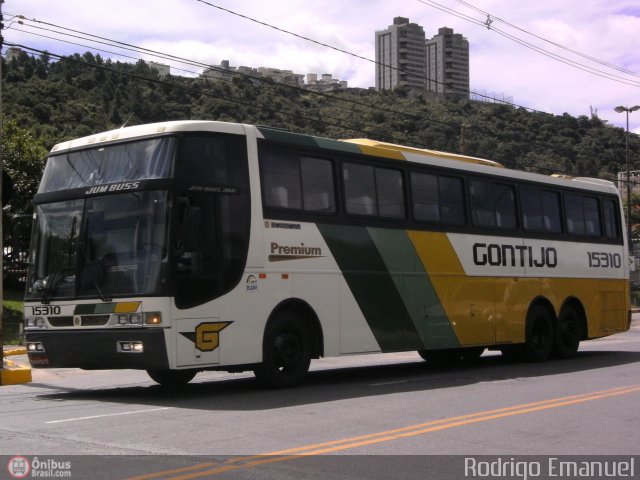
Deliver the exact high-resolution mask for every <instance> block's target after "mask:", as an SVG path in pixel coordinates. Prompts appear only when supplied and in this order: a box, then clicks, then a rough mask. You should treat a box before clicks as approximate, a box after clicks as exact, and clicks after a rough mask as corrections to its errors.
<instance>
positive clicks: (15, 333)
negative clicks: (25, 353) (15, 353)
mask: <svg viewBox="0 0 640 480" xmlns="http://www.w3.org/2000/svg"><path fill="white" fill-rule="evenodd" d="M23 295H24V292H23V291H22V290H5V291H4V293H3V297H2V299H3V301H2V338H3V341H4V344H5V345H19V344H20V337H19V334H20V325H21V324H22V321H23V313H22V305H23V300H22V299H23Z"/></svg>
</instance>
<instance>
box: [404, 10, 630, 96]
mask: <svg viewBox="0 0 640 480" xmlns="http://www.w3.org/2000/svg"><path fill="white" fill-rule="evenodd" d="M417 1H418V2H420V3H422V4H424V5H427V6H430V7H432V8H435V9H437V10H440V11H443V12H445V13H448V14H450V15H453V16H456V17H458V18H461V19H463V20H466V21H468V22H471V23H474V24H475V25H479V26H484V27H486V28H488V29H489V30H493V31H494V32H496V33H498V34H499V35H502V36H503V37H505V38H507V39H509V40H512V41H514V42H516V43H518V44H520V45H522V46H524V47H526V48H528V49H530V50H533V51H535V52H537V53H540V54H542V55H544V56H546V57H549V58H552V59H554V60H556V61H559V62H561V63H564V64H565V65H569V66H571V67H574V68H577V69H578V70H582V71H584V72H587V73H590V74H592V75H596V76H598V77H601V78H605V79H607V80H611V81H614V82H618V83H622V84H625V85H630V86H633V87H640V81H636V80H631V79H628V78H625V77H621V76H619V75H615V74H613V73H608V72H605V71H602V70H599V69H597V68H595V67H590V66H588V65H585V64H583V63H580V62H578V61H575V60H571V59H569V58H566V57H563V56H562V55H560V54H557V53H554V52H551V51H549V50H546V49H544V48H542V47H539V46H537V45H535V44H532V43H530V42H528V41H526V40H523V39H521V38H519V37H516V36H515V35H512V34H510V33H507V32H505V31H504V30H501V29H499V28H496V27H495V26H494V25H493V24H492V22H493V20H501V19H499V18H498V17H493V16H491V14H489V13H487V12H484V11H482V10H480V9H477V8H475V7H473V6H471V7H472V8H473V9H474V10H476V11H478V12H480V13H482V14H486V15H487V20H486V21H485V22H481V21H479V20H477V19H475V18H473V17H469V16H468V15H464V14H462V13H460V12H458V11H456V10H453V9H451V8H449V7H446V6H444V5H442V4H440V3H437V2H435V1H434V0H417ZM458 1H460V0H458ZM464 3H465V5H467V6H470V4H468V3H466V2H464ZM504 23H506V24H508V23H507V22H504ZM508 25H510V26H511V24H508ZM514 27H515V26H514ZM515 28H518V27H515ZM518 29H519V28H518ZM520 30H521V29H520ZM522 31H524V32H526V31H525V30H522ZM526 33H529V34H530V35H534V34H531V33H530V32H526ZM534 36H536V37H537V38H540V39H542V40H544V41H546V42H549V43H552V44H554V45H555V43H554V42H551V41H550V40H546V39H544V38H542V37H538V36H537V35H534ZM557 46H559V47H561V48H565V49H566V47H562V46H561V45H559V44H557ZM567 50H568V49H567ZM573 53H576V54H577V55H580V56H583V57H587V56H586V55H584V54H580V53H579V52H573ZM590 59H593V57H591V58H590ZM595 61H597V62H598V63H604V62H602V61H598V60H597V59H595ZM616 68H617V67H616ZM625 73H627V72H625ZM631 74H632V75H633V76H639V75H636V74H635V73H633V72H631Z"/></svg>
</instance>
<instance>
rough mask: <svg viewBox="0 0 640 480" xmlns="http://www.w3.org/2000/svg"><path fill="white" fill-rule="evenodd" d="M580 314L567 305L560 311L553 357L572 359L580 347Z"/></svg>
mask: <svg viewBox="0 0 640 480" xmlns="http://www.w3.org/2000/svg"><path fill="white" fill-rule="evenodd" d="M580 333H581V332H580V314H579V313H578V310H577V309H576V308H575V307H573V306H571V305H567V306H565V307H564V308H563V309H562V310H561V311H560V317H559V318H558V325H557V328H556V335H555V339H554V342H553V352H552V353H553V355H554V356H555V357H558V358H572V357H575V356H576V354H577V353H578V348H579V347H580V337H581V334H580Z"/></svg>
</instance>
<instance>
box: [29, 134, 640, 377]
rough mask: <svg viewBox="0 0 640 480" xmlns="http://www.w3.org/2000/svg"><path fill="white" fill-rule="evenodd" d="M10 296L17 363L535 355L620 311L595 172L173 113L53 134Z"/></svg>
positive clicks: (189, 367)
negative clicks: (19, 352)
mask: <svg viewBox="0 0 640 480" xmlns="http://www.w3.org/2000/svg"><path fill="white" fill-rule="evenodd" d="M34 204H35V214H34V227H33V235H32V245H31V252H30V260H29V261H30V268H29V273H28V279H27V288H26V301H25V331H26V341H27V349H28V352H29V357H30V361H31V364H32V366H33V367H39V368H51V367H79V368H84V369H112V368H134V369H144V370H147V371H148V372H149V374H150V376H151V377H152V378H153V379H154V380H156V381H158V382H159V383H163V384H180V383H186V382H188V381H190V380H191V379H192V378H193V376H194V375H195V374H196V373H197V372H198V371H201V370H226V371H244V370H253V371H254V372H255V374H256V376H257V377H258V379H259V380H261V381H262V382H263V383H265V384H267V385H271V386H278V387H281V386H291V385H295V384H298V383H300V382H301V381H302V380H303V379H304V377H305V375H306V373H307V371H308V368H309V363H310V360H311V359H313V358H319V357H327V356H338V355H351V354H360V353H371V352H397V351H409V350H415V351H418V352H419V353H420V355H421V356H422V357H423V358H425V359H427V360H438V361H441V360H455V359H460V358H470V357H476V356H479V355H480V354H482V352H483V351H484V350H485V349H486V348H491V349H499V350H502V352H503V353H504V354H505V355H507V356H510V357H517V358H521V359H525V360H532V361H541V360H545V359H546V358H548V357H549V356H551V355H554V356H557V357H564V358H567V357H572V356H573V355H575V354H576V352H577V350H578V346H579V343H580V341H582V340H588V339H593V338H598V337H602V336H606V335H611V334H613V333H617V332H623V331H625V330H627V329H628V328H629V324H630V314H629V312H630V310H629V272H628V269H629V267H628V264H627V258H628V257H627V254H626V252H627V246H626V245H627V241H626V238H625V229H624V228H623V226H624V218H623V215H622V208H621V205H620V197H619V194H618V191H617V190H616V188H615V187H614V185H613V184H612V183H610V182H607V181H603V180H598V179H588V178H559V177H553V176H551V177H550V176H543V175H538V174H533V173H527V172H521V171H514V170H508V169H505V168H502V167H501V166H500V165H498V164H496V163H495V162H491V161H488V160H482V159H477V158H472V157H466V156H460V155H454V154H447V153H442V152H435V151H429V150H420V149H414V148H408V147H402V146H398V145H391V144H384V143H378V142H374V141H370V140H347V141H337V140H329V139H326V138H318V137H312V136H308V135H298V134H293V133H288V132H285V131H282V130H278V129H271V128H265V127H256V126H250V125H242V124H232V123H222V122H209V121H179V122H167V123H159V124H151V125H142V126H136V127H129V128H123V129H120V130H114V131H110V132H106V133H101V134H98V135H92V136H89V137H86V138H81V139H77V140H72V141H68V142H64V143H60V144H58V145H56V146H55V147H54V148H53V150H52V151H51V154H50V156H49V158H48V161H47V164H46V168H45V171H44V174H43V178H42V181H41V184H40V187H39V191H38V193H37V195H36V197H35V199H34Z"/></svg>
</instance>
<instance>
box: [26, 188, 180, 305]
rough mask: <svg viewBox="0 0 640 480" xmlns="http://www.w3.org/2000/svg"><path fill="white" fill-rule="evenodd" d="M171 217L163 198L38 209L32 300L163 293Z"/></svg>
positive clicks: (126, 197)
mask: <svg viewBox="0 0 640 480" xmlns="http://www.w3.org/2000/svg"><path fill="white" fill-rule="evenodd" d="M168 212H169V208H168V193H167V192H160V191H138V192H128V193H119V194H115V195H108V196H98V197H90V198H86V199H78V200H71V201H61V202H55V203H48V204H42V205H37V206H36V213H35V221H34V227H33V237H32V258H31V261H30V269H29V275H28V278H27V298H29V299H32V300H41V301H43V302H46V301H48V300H49V299H52V298H71V297H96V296H99V297H101V298H102V299H103V300H105V301H106V300H108V299H110V298H111V296H112V295H118V296H125V295H126V296H129V295H158V294H162V293H165V292H166V287H167V284H168V280H167V275H168V248H167V243H168V241H167V231H168V230H167V224H168Z"/></svg>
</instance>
